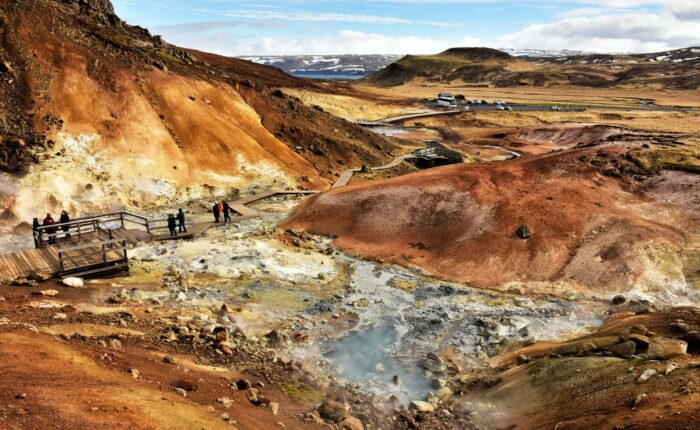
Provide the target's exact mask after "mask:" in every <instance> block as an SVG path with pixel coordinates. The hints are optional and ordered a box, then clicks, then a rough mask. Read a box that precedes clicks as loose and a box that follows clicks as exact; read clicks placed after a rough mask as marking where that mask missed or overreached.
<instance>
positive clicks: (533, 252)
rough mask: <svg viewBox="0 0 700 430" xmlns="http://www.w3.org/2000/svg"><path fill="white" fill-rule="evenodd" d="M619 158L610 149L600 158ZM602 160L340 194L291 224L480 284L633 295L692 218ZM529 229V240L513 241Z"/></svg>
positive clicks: (530, 163)
mask: <svg viewBox="0 0 700 430" xmlns="http://www.w3.org/2000/svg"><path fill="white" fill-rule="evenodd" d="M622 149H623V148H622V147H621V146H616V145H609V146H608V147H607V148H606V149H605V150H604V152H605V154H603V157H615V156H616V153H618V152H620V151H621V150H622ZM598 151H601V148H600V147H599V148H595V149H593V148H589V149H581V150H574V151H571V152H566V153H554V154H549V155H542V156H537V157H532V158H531V157H525V158H522V159H519V160H515V161H512V162H507V163H502V164H487V165H464V164H462V165H453V166H448V167H443V168H437V169H431V170H428V171H423V172H419V173H414V174H410V175H406V176H402V177H397V178H393V179H389V180H384V181H377V182H374V183H367V184H360V185H353V186H349V187H346V188H340V189H335V190H331V191H329V192H325V193H322V194H320V195H317V196H314V197H313V198H311V199H309V200H307V201H306V202H305V203H303V204H302V205H301V206H300V207H299V208H298V209H297V210H296V212H295V213H294V214H293V215H292V216H291V217H290V218H289V219H288V220H287V221H285V222H284V223H283V224H282V227H283V228H285V229H290V230H306V231H309V232H313V233H319V234H324V235H329V236H333V237H335V238H336V239H335V242H334V243H335V245H336V246H338V247H340V248H343V249H345V250H348V251H349V252H351V253H353V254H357V255H362V256H368V257H374V258H377V259H381V260H388V261H392V262H397V263H401V264H405V265H411V266H415V267H419V268H422V269H425V270H427V271H428V272H430V273H434V274H438V275H441V276H444V277H446V278H450V279H454V280H459V281H467V282H470V283H472V284H474V285H476V286H490V287H496V286H498V285H499V284H501V283H504V282H508V281H517V280H523V281H529V280H532V281H539V280H553V279H569V280H572V281H574V282H576V283H578V284H582V285H585V286H588V287H592V288H596V289H600V290H601V291H610V290H611V289H612V290H614V289H626V288H629V287H630V286H631V285H632V284H633V283H634V281H635V280H636V277H637V276H638V275H639V274H640V273H642V272H643V271H644V268H645V267H646V266H645V264H646V263H645V260H644V258H643V257H642V256H641V254H642V252H641V251H642V248H643V246H644V245H647V244H650V243H654V242H664V243H670V244H677V245H680V244H682V243H683V241H684V236H683V234H682V233H681V230H680V229H681V228H682V226H683V225H685V224H686V223H687V222H688V218H687V214H686V213H683V212H680V211H676V210H674V209H673V208H672V207H671V208H668V207H666V208H664V209H665V210H664V211H663V212H662V211H661V210H660V208H662V207H663V205H662V204H659V203H655V202H653V201H651V199H648V198H644V197H642V196H641V195H640V194H639V193H636V192H634V191H633V187H632V186H629V185H625V183H624V182H622V181H619V180H616V179H611V178H609V177H606V176H603V175H602V174H600V173H599V172H598V171H597V170H596V169H595V168H593V166H591V165H589V164H588V163H584V162H582V161H581V160H580V159H581V158H582V157H584V156H589V157H590V156H593V155H595V154H596V153H597V152H598ZM601 153H602V152H601ZM688 192H689V193H690V194H692V190H689V191H688ZM686 198H688V195H687V194H686ZM523 223H527V224H529V226H530V228H531V229H532V231H533V237H532V238H531V239H529V240H522V239H520V238H518V236H517V235H516V229H517V228H518V227H519V226H520V225H521V224H523Z"/></svg>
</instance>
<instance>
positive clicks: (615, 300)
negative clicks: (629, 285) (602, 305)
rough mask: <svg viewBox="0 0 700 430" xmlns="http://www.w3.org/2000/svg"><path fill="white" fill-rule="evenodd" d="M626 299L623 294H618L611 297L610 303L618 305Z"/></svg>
mask: <svg viewBox="0 0 700 430" xmlns="http://www.w3.org/2000/svg"><path fill="white" fill-rule="evenodd" d="M626 301H627V298H625V296H622V295H619V294H618V295H617V296H615V297H613V299H612V304H613V305H615V306H619V305H621V304H623V303H625V302H626Z"/></svg>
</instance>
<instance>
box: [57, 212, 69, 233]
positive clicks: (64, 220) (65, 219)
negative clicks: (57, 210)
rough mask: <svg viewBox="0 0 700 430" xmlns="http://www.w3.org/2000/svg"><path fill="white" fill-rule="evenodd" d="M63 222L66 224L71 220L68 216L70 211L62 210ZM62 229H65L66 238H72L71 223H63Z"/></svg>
mask: <svg viewBox="0 0 700 430" xmlns="http://www.w3.org/2000/svg"><path fill="white" fill-rule="evenodd" d="M59 222H60V223H61V224H66V223H69V222H70V217H69V216H68V212H66V211H63V212H61V218H60V220H59ZM61 230H63V234H64V235H65V236H66V240H70V226H69V225H62V226H61Z"/></svg>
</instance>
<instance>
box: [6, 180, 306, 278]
mask: <svg viewBox="0 0 700 430" xmlns="http://www.w3.org/2000/svg"><path fill="white" fill-rule="evenodd" d="M316 192H317V191H307V190H272V191H265V192H261V193H258V194H255V195H252V196H249V197H245V198H243V199H240V200H236V201H235V202H233V203H232V204H231V205H230V206H231V209H233V210H234V211H235V212H236V213H238V214H239V215H238V216H234V217H232V220H231V221H232V222H240V221H243V220H246V219H251V218H256V217H258V216H260V213H259V212H257V211H256V210H254V209H252V208H250V207H248V205H251V204H253V203H255V202H259V201H261V200H265V199H268V198H271V197H275V196H290V195H302V196H305V195H310V194H314V193H316ZM125 215H126V216H125ZM137 218H138V219H143V220H145V218H144V217H141V216H138V215H134V214H129V213H120V214H106V215H98V216H96V217H87V218H84V219H83V220H87V221H78V222H76V224H78V223H79V224H80V225H81V226H83V227H84V226H85V225H87V224H93V223H94V224H95V226H98V225H100V223H101V222H106V221H104V220H109V221H110V222H114V221H115V220H118V219H121V221H122V225H123V224H124V221H125V220H126V222H135V221H134V220H135V219H137ZM100 219H102V220H103V221H100ZM151 223H152V224H153V227H149V223H148V222H146V223H145V224H143V225H144V226H145V229H143V228H141V229H140V228H131V229H130V228H126V227H124V226H122V227H120V228H117V229H114V230H112V231H111V232H109V231H104V230H102V229H101V228H98V227H96V228H95V231H92V232H90V233H83V234H81V236H80V239H77V236H76V235H75V234H73V239H72V240H71V241H68V240H67V239H65V238H63V239H59V243H58V245H55V246H48V247H45V248H41V249H30V250H26V251H20V252H14V253H11V254H4V255H0V279H5V280H13V279H16V278H20V277H27V276H30V275H31V274H32V273H35V272H36V273H44V274H47V275H50V276H57V275H59V274H60V273H63V272H67V273H69V272H71V271H79V270H80V269H82V268H86V270H87V269H90V268H98V269H95V272H97V271H98V270H99V266H100V265H106V266H108V267H107V268H111V267H112V265H114V266H115V267H116V266H117V265H118V264H121V263H124V262H125V261H126V258H125V257H122V256H123V250H124V249H125V247H126V246H127V245H131V246H133V245H136V244H137V243H139V242H150V241H163V240H183V239H192V238H196V237H198V236H201V235H202V234H204V233H205V232H206V231H207V230H208V229H210V228H212V227H218V226H223V225H226V224H224V223H219V224H217V223H214V222H203V223H197V224H193V225H191V226H189V227H188V229H187V233H179V234H178V235H177V236H171V235H170V234H168V233H166V232H164V233H156V231H159V232H160V231H167V227H166V228H164V227H163V226H162V224H163V220H153V221H151ZM156 225H161V226H160V227H157V226H156ZM59 256H60V257H59ZM61 261H63V267H61ZM87 272H92V270H87Z"/></svg>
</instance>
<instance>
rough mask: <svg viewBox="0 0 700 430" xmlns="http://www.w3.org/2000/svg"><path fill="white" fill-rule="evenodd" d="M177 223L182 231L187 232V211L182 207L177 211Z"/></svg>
mask: <svg viewBox="0 0 700 430" xmlns="http://www.w3.org/2000/svg"><path fill="white" fill-rule="evenodd" d="M177 223H178V228H179V231H180V233H187V226H186V225H185V212H183V211H182V208H180V209H179V210H178V211H177Z"/></svg>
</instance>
